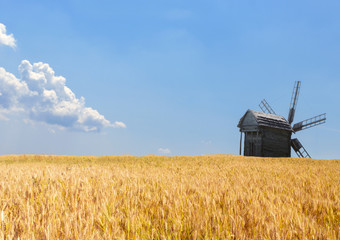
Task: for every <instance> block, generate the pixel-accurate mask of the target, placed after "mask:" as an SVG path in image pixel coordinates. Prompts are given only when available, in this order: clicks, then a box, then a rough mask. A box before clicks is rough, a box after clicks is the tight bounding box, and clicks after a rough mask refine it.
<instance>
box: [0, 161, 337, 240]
mask: <svg viewBox="0 0 340 240" xmlns="http://www.w3.org/2000/svg"><path fill="white" fill-rule="evenodd" d="M0 173H1V175H0V221H1V222H0V227H1V231H0V238H1V239H13V238H14V239H18V238H20V239H340V160H329V161H328V160H309V159H295V158H290V159H285V158H276V159H274V158H268V159H264V158H250V157H248V158H247V157H240V156H233V155H207V156H195V157H160V156H154V155H150V156H145V157H133V156H106V157H73V156H40V155H21V156H15V155H13V156H0Z"/></svg>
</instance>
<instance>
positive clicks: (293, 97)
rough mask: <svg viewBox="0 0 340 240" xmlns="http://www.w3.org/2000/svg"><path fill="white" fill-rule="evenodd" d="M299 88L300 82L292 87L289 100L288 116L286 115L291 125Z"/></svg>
mask: <svg viewBox="0 0 340 240" xmlns="http://www.w3.org/2000/svg"><path fill="white" fill-rule="evenodd" d="M300 86H301V81H296V82H295V85H294V89H293V94H292V98H291V99H290V108H289V115H288V122H289V124H291V123H292V122H293V121H294V116H295V110H296V105H297V101H298V98H299V93H300Z"/></svg>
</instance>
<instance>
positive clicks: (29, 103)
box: [0, 60, 126, 132]
mask: <svg viewBox="0 0 340 240" xmlns="http://www.w3.org/2000/svg"><path fill="white" fill-rule="evenodd" d="M19 72H20V75H21V77H20V78H16V77H15V76H14V75H13V74H11V73H8V72H6V70H5V69H4V68H1V67H0V112H1V113H2V115H3V116H4V115H7V116H8V115H9V114H11V113H14V112H20V113H24V114H26V115H27V116H28V118H29V119H30V120H32V121H38V122H44V123H47V124H50V125H57V126H59V127H62V128H67V129H71V130H80V131H85V132H91V131H100V130H101V129H102V128H103V127H116V128H125V127H126V125H125V124H124V123H123V122H114V123H111V122H110V121H108V120H107V119H105V117H104V116H103V115H101V114H100V113H99V112H98V111H97V110H95V109H93V108H90V107H86V106H85V99H84V98H83V97H81V98H79V99H78V98H77V97H76V96H75V94H74V93H73V92H72V90H71V89H69V88H68V87H67V86H66V85H65V82H66V79H65V78H64V77H62V76H55V73H54V71H53V69H52V68H51V67H50V66H49V65H48V64H46V63H42V62H38V63H34V64H33V65H32V64H31V63H30V62H29V61H27V60H23V61H22V62H21V64H20V65H19ZM4 113H6V114H4Z"/></svg>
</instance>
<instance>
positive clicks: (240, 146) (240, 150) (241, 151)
mask: <svg viewBox="0 0 340 240" xmlns="http://www.w3.org/2000/svg"><path fill="white" fill-rule="evenodd" d="M240 132H241V136H240V155H242V131H240Z"/></svg>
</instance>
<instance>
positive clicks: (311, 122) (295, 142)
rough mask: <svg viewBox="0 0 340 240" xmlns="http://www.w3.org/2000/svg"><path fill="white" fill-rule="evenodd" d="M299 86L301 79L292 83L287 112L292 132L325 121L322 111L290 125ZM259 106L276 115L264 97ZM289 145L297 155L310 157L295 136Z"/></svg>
mask: <svg viewBox="0 0 340 240" xmlns="http://www.w3.org/2000/svg"><path fill="white" fill-rule="evenodd" d="M300 88H301V81H296V82H295V84H294V88H293V93H292V97H291V100H290V107H289V114H288V120H287V121H288V123H289V125H290V126H291V128H292V129H293V133H296V132H299V131H301V130H305V129H308V128H311V127H315V126H318V125H320V124H323V123H325V122H326V113H323V114H320V115H317V116H315V117H312V118H308V119H306V120H303V121H301V122H298V123H295V124H294V125H293V126H292V123H293V121H294V117H295V111H296V106H297V102H298V98H299V94H300ZM259 106H260V108H261V110H262V111H263V112H264V113H270V114H275V115H276V113H275V112H274V110H273V109H272V108H271V107H270V105H269V104H268V103H267V101H266V100H265V99H263V100H262V101H261V103H260V104H259ZM291 146H292V148H293V149H294V151H295V152H296V154H297V155H298V156H299V157H303V158H307V157H308V158H311V156H310V155H309V153H308V152H307V150H306V149H305V148H304V146H303V145H302V144H301V142H300V141H299V140H298V139H297V138H292V139H291Z"/></svg>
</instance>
